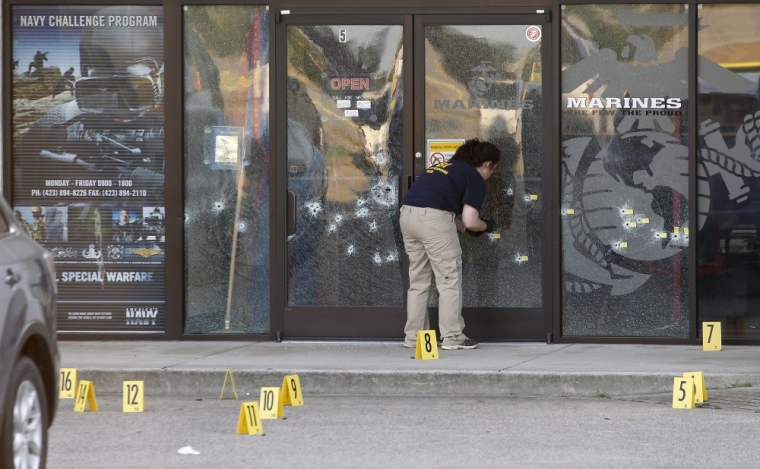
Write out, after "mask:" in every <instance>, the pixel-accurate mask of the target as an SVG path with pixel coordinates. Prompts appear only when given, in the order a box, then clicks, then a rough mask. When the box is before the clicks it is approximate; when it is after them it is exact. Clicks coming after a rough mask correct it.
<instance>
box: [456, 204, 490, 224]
mask: <svg viewBox="0 0 760 469" xmlns="http://www.w3.org/2000/svg"><path fill="white" fill-rule="evenodd" d="M462 223H463V224H464V227H465V228H467V229H468V230H470V231H485V230H486V229H487V228H488V226H487V225H486V222H484V221H483V220H481V219H480V212H479V211H478V210H477V209H476V208H475V207H473V206H471V205H467V204H464V207H463V208H462Z"/></svg>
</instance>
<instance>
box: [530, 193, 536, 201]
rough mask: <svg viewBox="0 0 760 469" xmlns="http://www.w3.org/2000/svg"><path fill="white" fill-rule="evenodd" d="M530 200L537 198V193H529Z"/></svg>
mask: <svg viewBox="0 0 760 469" xmlns="http://www.w3.org/2000/svg"><path fill="white" fill-rule="evenodd" d="M530 200H538V195H537V194H531V195H530Z"/></svg>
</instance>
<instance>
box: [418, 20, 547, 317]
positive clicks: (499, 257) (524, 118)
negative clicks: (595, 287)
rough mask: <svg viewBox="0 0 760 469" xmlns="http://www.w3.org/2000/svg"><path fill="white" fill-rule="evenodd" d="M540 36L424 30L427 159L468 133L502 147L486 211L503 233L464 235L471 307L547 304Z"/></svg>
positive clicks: (475, 28)
mask: <svg viewBox="0 0 760 469" xmlns="http://www.w3.org/2000/svg"><path fill="white" fill-rule="evenodd" d="M540 39H541V28H540V27H537V26H518V25H509V26H507V25H490V26H483V25H467V26H426V27H425V141H426V144H427V155H426V158H427V161H426V165H427V166H429V165H431V164H435V163H437V162H438V161H439V159H442V158H447V157H451V156H452V155H453V151H450V152H446V144H447V142H451V144H454V145H456V142H462V141H464V140H466V139H470V138H476V137H477V138H479V139H481V140H487V141H489V142H491V143H493V144H495V145H496V146H498V147H499V149H501V152H502V160H501V162H500V163H499V165H498V166H497V167H496V172H495V173H494V174H493V175H492V176H491V178H490V179H488V181H486V189H487V192H486V199H485V202H484V204H483V207H482V209H481V212H480V213H481V217H482V218H491V219H494V220H495V222H496V231H495V232H494V233H490V234H487V235H486V236H481V237H479V238H474V237H472V236H470V235H467V234H462V235H460V238H459V239H460V243H461V246H462V264H463V265H462V268H463V275H462V284H463V285H462V286H463V292H464V298H463V306H465V307H512V308H520V307H523V308H540V307H541V305H542V275H541V265H542V262H543V261H542V258H541V244H542V236H541V209H542V206H543V203H544V200H543V197H542V191H541V177H542V172H541V169H542V166H541V159H542V152H543V147H542V140H543V133H542V128H541V120H542V113H543V106H542V91H541V40H540ZM431 305H432V306H436V305H437V295H433V296H432V298H431Z"/></svg>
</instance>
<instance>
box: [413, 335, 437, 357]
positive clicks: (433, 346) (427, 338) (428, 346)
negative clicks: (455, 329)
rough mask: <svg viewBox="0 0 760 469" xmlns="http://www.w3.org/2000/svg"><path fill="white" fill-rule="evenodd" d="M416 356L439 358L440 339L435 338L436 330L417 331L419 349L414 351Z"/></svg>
mask: <svg viewBox="0 0 760 469" xmlns="http://www.w3.org/2000/svg"><path fill="white" fill-rule="evenodd" d="M414 358H415V359H421V360H438V341H437V340H436V339H435V331H417V349H416V350H415V352H414Z"/></svg>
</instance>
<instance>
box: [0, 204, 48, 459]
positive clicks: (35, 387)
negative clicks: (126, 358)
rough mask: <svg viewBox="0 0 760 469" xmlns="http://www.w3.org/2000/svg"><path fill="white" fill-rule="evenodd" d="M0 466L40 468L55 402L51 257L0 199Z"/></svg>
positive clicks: (45, 454) (45, 451)
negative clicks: (0, 280) (0, 424)
mask: <svg viewBox="0 0 760 469" xmlns="http://www.w3.org/2000/svg"><path fill="white" fill-rule="evenodd" d="M0 279H2V282H0V403H1V404H2V405H0V423H2V427H0V444H1V446H0V469H20V468H30V469H39V468H44V467H45V460H46V457H47V446H48V427H49V426H50V424H51V423H52V422H53V417H54V416H55V412H56V409H57V407H58V367H59V357H58V345H57V343H56V337H55V300H56V295H57V287H56V284H55V268H54V266H53V258H52V256H51V255H50V254H49V253H47V252H45V250H44V249H43V248H42V247H41V246H40V245H39V244H37V243H36V242H34V241H33V240H32V239H31V238H30V237H29V236H28V235H27V233H26V232H25V230H24V229H23V228H22V227H21V225H20V223H19V222H18V220H16V219H15V218H14V213H13V212H12V211H11V209H10V208H9V207H8V204H7V203H6V202H5V201H4V200H2V199H0Z"/></svg>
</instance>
